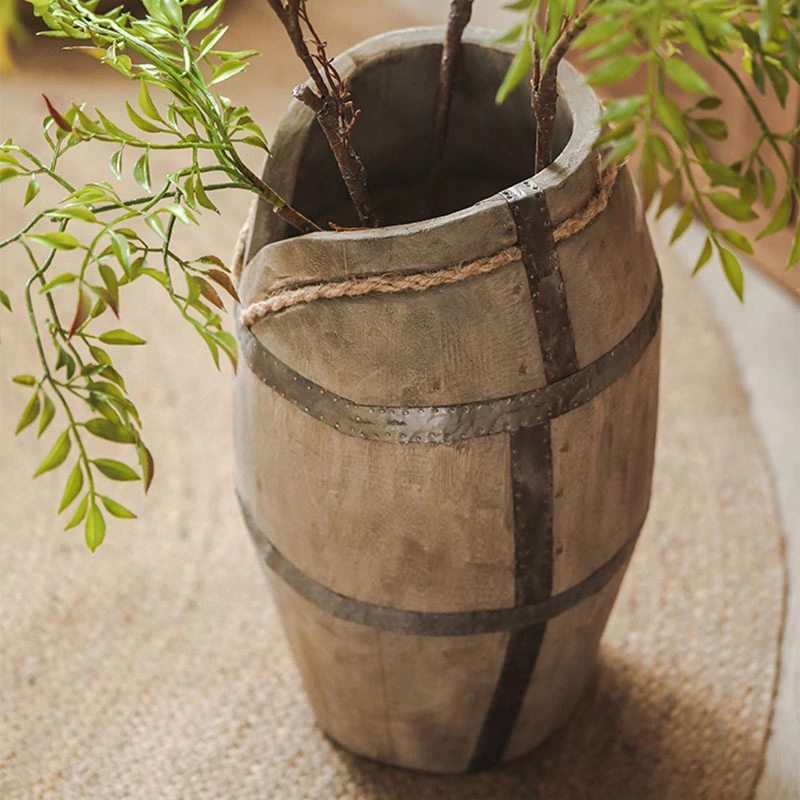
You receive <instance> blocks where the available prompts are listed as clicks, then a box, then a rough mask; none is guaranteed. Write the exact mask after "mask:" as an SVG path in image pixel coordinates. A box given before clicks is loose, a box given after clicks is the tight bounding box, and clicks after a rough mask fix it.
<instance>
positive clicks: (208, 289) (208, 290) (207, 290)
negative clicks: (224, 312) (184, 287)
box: [197, 278, 225, 308]
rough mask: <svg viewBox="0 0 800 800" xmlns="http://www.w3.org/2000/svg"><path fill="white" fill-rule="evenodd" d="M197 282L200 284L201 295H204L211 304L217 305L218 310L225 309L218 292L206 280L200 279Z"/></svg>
mask: <svg viewBox="0 0 800 800" xmlns="http://www.w3.org/2000/svg"><path fill="white" fill-rule="evenodd" d="M197 281H198V282H199V284H200V294H202V295H203V297H205V299H206V300H208V302H209V303H211V304H212V305H215V306H216V307H217V308H224V307H225V305H224V303H223V302H222V298H221V297H220V296H219V293H218V292H217V290H216V289H215V288H214V287H213V286H212V285H211V284H210V283H209V282H208V281H207V280H205V278H198V279H197Z"/></svg>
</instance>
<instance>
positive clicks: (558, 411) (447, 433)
mask: <svg viewBox="0 0 800 800" xmlns="http://www.w3.org/2000/svg"><path fill="white" fill-rule="evenodd" d="M661 292H662V290H661V277H660V275H659V274H658V273H656V281H655V285H654V288H653V293H652V295H651V297H650V302H649V304H648V306H647V309H646V310H645V312H644V314H643V315H642V317H641V319H640V320H639V321H638V322H637V323H636V325H635V326H634V327H633V329H632V330H631V331H630V332H629V333H628V335H627V336H626V337H625V338H624V339H622V341H620V342H619V343H618V344H617V345H615V346H614V347H612V348H611V350H609V351H608V352H606V353H604V354H603V355H602V356H600V357H599V358H598V359H597V360H595V361H593V362H592V363H591V364H588V365H587V366H585V367H583V369H580V370H578V371H577V372H573V373H572V374H570V375H568V376H567V377H565V378H563V379H562V380H558V381H555V382H553V383H549V384H547V385H545V386H540V387H537V388H536V389H532V390H531V391H528V392H522V393H520V394H516V395H512V396H509V397H500V398H494V399H490V400H482V401H478V402H473V403H462V404H459V405H448V406H409V407H399V406H371V405H362V404H359V403H355V402H353V401H352V400H349V399H347V398H345V397H342V396H341V395H337V394H335V393H334V392H330V391H328V390H327V389H324V388H323V387H321V386H319V385H317V384H315V383H314V382H313V381H310V380H309V379H308V378H306V377H304V376H303V375H300V374H299V373H298V372H295V370H293V369H292V368H291V367H290V366H288V365H287V364H284V363H283V362H282V361H281V360H280V359H279V358H277V356H275V355H274V354H273V353H271V352H270V351H269V350H267V348H266V347H264V345H263V344H261V342H260V341H259V340H258V339H257V338H256V336H255V335H254V334H253V333H252V332H251V331H250V330H249V329H247V328H243V327H242V326H241V325H239V326H238V328H237V330H238V336H239V343H240V345H241V349H242V355H243V356H244V360H245V361H246V363H247V365H248V366H249V368H250V369H251V370H252V372H253V373H254V374H255V375H256V376H257V377H258V379H259V380H260V381H261V382H262V383H264V384H266V385H267V386H269V387H270V388H272V389H274V390H275V391H276V392H277V393H278V394H279V395H280V396H281V397H283V398H285V399H286V400H288V401H289V402H291V403H292V404H293V405H295V406H297V408H299V409H300V410H301V411H303V412H305V413H306V414H309V415H310V416H312V417H315V418H316V419H318V420H320V421H322V422H324V423H325V424H326V425H329V426H330V427H332V428H334V429H336V430H337V431H339V432H340V433H342V434H346V435H348V436H355V437H358V438H363V439H370V440H375V441H381V442H388V443H393V444H409V443H419V442H451V441H459V440H463V439H470V438H474V437H477V436H488V435H492V434H497V433H503V432H514V431H517V430H519V429H520V428H529V427H532V426H534V425H540V424H541V423H542V422H545V421H547V420H550V419H554V418H555V417H558V416H561V415H562V414H566V413H567V412H569V411H571V410H573V409H575V408H577V407H578V406H581V405H583V404H585V403H588V402H589V401H590V400H592V399H593V398H594V397H596V396H597V395H599V394H601V393H602V392H603V391H605V390H606V389H607V388H608V387H609V386H611V385H612V384H614V383H615V382H616V381H617V380H619V378H621V377H622V376H623V375H625V374H626V373H627V372H628V371H629V370H631V369H632V368H633V367H634V366H635V365H636V363H637V362H638V361H639V359H640V357H641V355H642V353H644V351H645V350H646V349H647V346H648V345H649V344H650V342H651V341H652V340H653V338H654V336H655V335H656V332H657V331H658V325H659V321H660V318H661Z"/></svg>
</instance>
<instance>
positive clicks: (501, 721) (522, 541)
mask: <svg viewBox="0 0 800 800" xmlns="http://www.w3.org/2000/svg"><path fill="white" fill-rule="evenodd" d="M503 196H504V197H505V200H506V202H507V203H508V206H509V209H510V211H511V215H512V216H513V217H514V221H515V223H516V225H517V241H518V242H519V248H520V253H521V255H522V264H523V266H524V267H525V274H526V275H527V277H528V286H529V288H530V294H531V306H532V307H533V314H534V317H535V319H536V328H537V331H538V334H539V347H540V349H541V353H542V363H543V365H544V371H545V378H546V379H547V383H548V384H554V383H557V382H558V381H561V380H563V379H564V378H566V377H567V376H568V375H571V374H574V373H576V372H577V371H578V356H577V355H576V352H575V338H574V336H573V333H572V323H571V322H570V318H569V311H568V308H567V296H566V292H565V289H564V281H563V279H562V277H561V266H560V264H559V261H558V252H557V251H556V244H555V241H554V240H553V231H552V226H551V222H550V212H549V210H548V208H547V200H546V198H545V196H544V192H542V190H541V189H540V188H539V186H537V185H536V183H535V182H534V181H533V180H528V181H524V182H523V183H521V184H517V185H516V186H514V187H512V188H511V189H508V190H507V191H505V192H504V193H503ZM510 452H511V463H510V465H509V468H510V472H511V485H512V491H513V495H514V505H513V509H514V579H515V590H516V604H517V605H518V606H524V605H527V604H530V603H537V602H542V601H544V600H546V599H547V598H549V597H550V593H551V591H552V587H553V513H554V511H553V505H554V498H553V453H552V444H551V435H550V422H549V420H548V421H546V422H544V423H542V424H541V425H537V426H535V427H532V428H525V429H522V430H519V431H516V432H515V433H512V434H511V435H510ZM546 630H547V622H540V623H538V624H536V625H531V626H529V627H527V628H521V629H520V630H515V631H512V632H511V634H510V636H509V638H508V642H507V644H506V651H505V655H504V658H503V666H502V668H501V670H500V676H499V677H498V679H497V684H496V685H495V689H494V694H493V695H492V701H491V703H490V704H489V709H488V711H487V713H486V717H485V718H484V722H483V725H482V727H481V730H480V732H479V734H478V739H477V741H476V743H475V748H474V750H473V752H472V756H471V758H470V763H469V769H470V770H471V771H478V770H482V769H487V768H489V767H492V766H494V765H495V764H498V763H500V762H501V761H502V760H503V756H504V755H505V752H506V748H507V746H508V742H509V739H510V738H511V734H512V732H513V730H514V728H515V726H516V724H517V719H518V717H519V714H520V712H521V710H522V705H523V702H524V699H525V694H526V692H527V690H528V686H529V685H530V682H531V678H532V677H533V673H534V670H535V669H536V662H537V661H538V659H539V653H540V652H541V648H542V644H543V642H544V637H545V633H546Z"/></svg>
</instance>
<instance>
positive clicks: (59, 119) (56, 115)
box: [42, 94, 72, 133]
mask: <svg viewBox="0 0 800 800" xmlns="http://www.w3.org/2000/svg"><path fill="white" fill-rule="evenodd" d="M42 97H43V98H44V102H45V104H46V105H47V111H48V112H49V114H50V116H51V117H52V118H53V122H55V124H56V125H58V127H59V128H61V130H62V131H66V132H67V133H71V132H72V125H70V124H69V122H67V120H66V119H65V118H64V115H63V114H61V113H60V112H58V111H57V110H56V108H55V107H54V106H53V104H52V103H51V102H50V99H49V98H48V97H47V95H46V94H43V95H42Z"/></svg>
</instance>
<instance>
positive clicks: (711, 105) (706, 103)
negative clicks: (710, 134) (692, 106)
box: [697, 96, 722, 111]
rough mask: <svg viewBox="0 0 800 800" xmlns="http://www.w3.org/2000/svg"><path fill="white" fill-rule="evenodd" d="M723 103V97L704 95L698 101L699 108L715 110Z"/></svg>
mask: <svg viewBox="0 0 800 800" xmlns="http://www.w3.org/2000/svg"><path fill="white" fill-rule="evenodd" d="M721 105H722V99H721V98H719V97H714V96H711V97H704V98H703V99H702V100H700V101H699V102H698V103H697V107H698V108H702V109H703V111H713V110H714V109H715V108H719V107H720V106H721Z"/></svg>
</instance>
